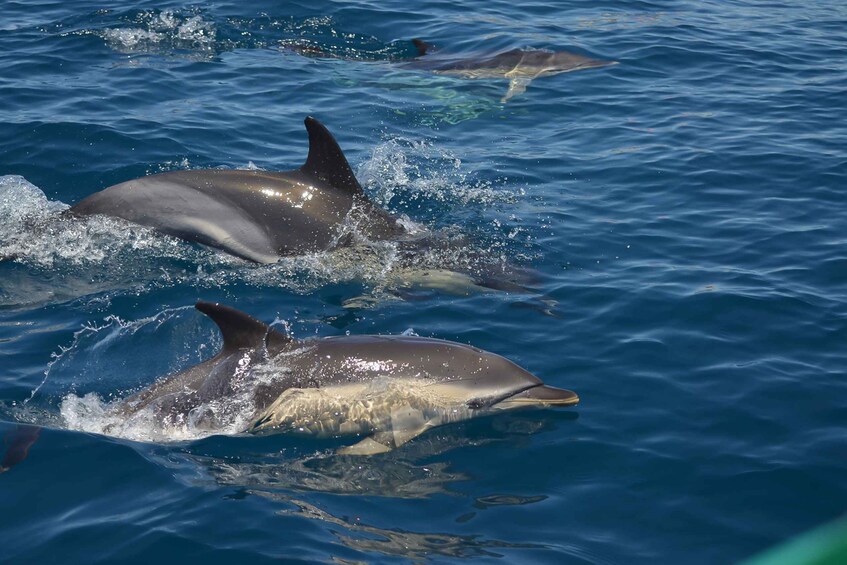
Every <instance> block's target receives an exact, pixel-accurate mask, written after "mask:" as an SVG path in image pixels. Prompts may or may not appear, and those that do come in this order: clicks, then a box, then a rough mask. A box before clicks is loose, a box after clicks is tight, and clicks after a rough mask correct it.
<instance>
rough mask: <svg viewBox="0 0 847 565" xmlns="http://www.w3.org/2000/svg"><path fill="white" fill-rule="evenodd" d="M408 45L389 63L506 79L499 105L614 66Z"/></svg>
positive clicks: (574, 57)
mask: <svg viewBox="0 0 847 565" xmlns="http://www.w3.org/2000/svg"><path fill="white" fill-rule="evenodd" d="M411 42H412V45H413V47H414V50H415V51H416V55H415V56H411V57H393V58H390V59H389V60H390V61H396V62H399V63H401V65H402V66H403V67H404V68H409V69H416V70H426V71H430V72H432V73H434V74H437V75H448V76H456V77H461V78H466V79H509V90H508V91H507V92H506V94H505V95H503V97H502V98H501V99H500V102H502V103H505V102H508V101H509V100H510V99H511V98H512V97H514V96H516V95H518V94H521V93H523V92H525V91H526V88H527V86H529V84H530V83H531V82H532V81H533V80H534V79H536V78H538V77H541V76H548V75H556V74H560V73H567V72H570V71H577V70H581V69H594V68H599V67H608V66H610V65H617V64H618V62H617V61H604V60H601V59H593V58H591V57H586V56H584V55H579V54H578V53H572V52H570V51H548V50H544V49H511V50H509V51H504V52H502V53H498V54H495V55H483V56H479V57H467V56H461V55H452V56H451V55H441V54H440V52H437V54H435V55H432V54H431V53H433V52H434V51H436V50H435V48H434V46H433V45H432V44H430V43H427V42H425V41H423V40H421V39H413V40H412V41H411ZM284 47H285V48H286V49H288V50H290V51H294V52H296V53H299V54H301V55H304V56H307V57H323V58H334V59H349V60H358V58H356V57H351V56H350V55H348V54H346V53H347V52H334V51H332V50H331V49H327V48H321V47H319V46H317V45H315V44H314V43H310V42H300V43H296V42H295V43H288V44H286V45H284ZM425 55H428V56H427V57H424V56H425Z"/></svg>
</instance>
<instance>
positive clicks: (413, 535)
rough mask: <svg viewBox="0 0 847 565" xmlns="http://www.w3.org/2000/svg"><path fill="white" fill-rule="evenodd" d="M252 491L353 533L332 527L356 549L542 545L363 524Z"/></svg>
mask: <svg viewBox="0 0 847 565" xmlns="http://www.w3.org/2000/svg"><path fill="white" fill-rule="evenodd" d="M255 494H258V495H260V496H266V497H269V498H272V499H274V500H279V501H281V502H287V503H289V504H292V505H294V506H296V509H293V510H280V511H279V514H280V515H289V516H303V517H306V518H311V519H313V520H320V521H322V522H325V523H327V524H332V525H334V526H340V527H342V528H344V529H345V530H347V531H349V532H351V534H354V535H345V534H343V533H341V532H339V531H337V530H335V529H332V530H331V531H332V533H333V534H335V536H336V537H337V538H338V540H339V541H340V542H341V543H343V544H344V545H345V546H347V547H349V548H351V549H355V550H359V551H376V552H379V553H383V554H385V555H394V556H401V557H406V558H411V559H424V560H426V559H432V558H434V557H435V558H437V557H461V558H472V557H479V556H486V557H503V555H502V554H500V553H497V552H496V551H494V550H496V549H539V548H543V547H544V546H542V545H538V544H530V543H510V542H504V541H499V540H493V539H480V536H478V535H456V534H447V533H430V532H412V531H408V530H401V529H399V528H397V529H387V528H378V527H376V526H369V525H367V524H362V523H361V522H359V521H349V520H345V519H342V518H338V517H337V516H333V515H332V514H330V513H329V512H326V511H324V510H321V509H320V508H318V507H317V506H315V505H314V504H310V503H308V502H305V501H303V500H297V499H294V498H286V497H284V496H278V495H273V494H270V493H263V492H257V493H255ZM355 534H358V535H355ZM361 534H365V535H361Z"/></svg>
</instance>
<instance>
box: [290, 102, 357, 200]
mask: <svg viewBox="0 0 847 565" xmlns="http://www.w3.org/2000/svg"><path fill="white" fill-rule="evenodd" d="M305 123H306V131H307V132H309V156H308V157H307V158H306V162H305V163H304V164H303V166H302V167H300V170H301V171H302V172H303V173H305V174H307V175H311V176H314V177H317V178H319V179H320V180H322V181H324V182H325V183H327V184H330V185H331V186H333V187H335V188H337V189H339V190H344V191H346V192H348V193H349V194H350V195H351V196H358V197H364V195H365V193H364V191H363V190H362V187H361V185H360V184H359V181H358V180H356V175H354V174H353V169H351V168H350V163H348V162H347V157H345V156H344V152H343V151H341V147H340V146H339V145H338V142H337V141H335V138H334V137H332V134H331V133H329V130H328V129H326V126H324V125H323V124H322V123H320V122H319V121H318V120H316V119H315V118H313V117H311V116H308V117H307V118H306V120H305Z"/></svg>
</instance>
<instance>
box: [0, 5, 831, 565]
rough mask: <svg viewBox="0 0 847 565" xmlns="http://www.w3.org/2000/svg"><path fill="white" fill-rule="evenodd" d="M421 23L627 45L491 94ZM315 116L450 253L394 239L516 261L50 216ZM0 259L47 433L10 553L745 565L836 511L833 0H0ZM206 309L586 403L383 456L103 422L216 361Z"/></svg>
mask: <svg viewBox="0 0 847 565" xmlns="http://www.w3.org/2000/svg"><path fill="white" fill-rule="evenodd" d="M412 38H422V39H425V40H426V41H427V42H430V43H432V44H434V45H435V46H436V47H437V48H438V49H439V51H440V52H442V53H448V54H450V55H454V56H468V57H472V56H476V57H482V56H486V55H493V54H496V53H499V52H502V51H506V50H509V49H513V48H534V49H547V50H569V51H573V52H576V53H579V54H582V55H587V56H590V57H593V58H598V59H605V60H613V61H617V62H618V63H619V64H617V65H615V66H610V67H605V68H599V69H590V70H582V71H577V72H572V73H565V74H558V75H554V76H546V77H540V78H538V79H536V80H535V81H533V82H532V84H530V85H529V87H528V89H527V91H526V92H525V93H523V94H520V95H518V96H515V97H514V98H512V99H511V100H509V101H508V103H505V104H504V103H502V102H501V98H502V97H503V96H504V94H505V92H506V89H507V87H508V81H507V80H468V79H464V78H461V77H450V76H439V75H435V74H432V73H429V72H426V71H420V70H415V69H410V68H407V67H404V66H403V65H401V64H398V63H397V62H396V61H395V60H396V59H398V58H402V57H404V56H408V55H409V54H410V53H411V52H412V48H411V44H410V43H409V40H410V39H412ZM302 45H310V46H317V48H318V49H319V50H320V51H321V52H322V53H324V54H327V55H333V56H332V57H308V56H304V54H302V53H303V50H302V49H300V50H299V52H298V49H292V46H302ZM309 115H311V116H315V117H316V118H318V119H319V120H321V121H322V122H323V123H324V124H326V126H327V127H328V128H329V129H330V130H331V131H332V132H333V134H334V135H335V136H336V137H337V139H338V141H339V143H340V145H341V146H342V148H343V149H344V151H345V153H346V155H347V157H348V159H349V161H350V163H351V165H352V166H353V169H354V170H355V171H356V174H357V176H358V178H359V180H360V181H361V183H362V185H363V186H364V188H365V191H366V193H367V194H368V196H369V197H370V199H371V200H373V201H374V202H376V203H378V204H379V205H381V206H383V207H385V208H386V209H388V210H389V211H391V212H392V213H393V214H395V215H397V216H401V217H404V221H408V222H411V223H414V224H415V225H419V226H423V227H424V228H425V229H428V230H433V231H438V232H439V233H445V234H452V235H455V238H453V239H452V241H454V242H460V243H461V245H457V244H452V245H446V244H445V245H444V246H443V247H440V246H435V247H434V248H432V249H429V250H426V249H421V250H420V254H421V256H420V257H419V258H416V259H415V261H418V260H419V261H420V264H422V265H426V266H427V267H428V268H433V269H439V268H442V267H443V268H444V269H453V268H455V267H456V265H465V266H467V267H468V271H472V269H473V268H475V267H474V266H477V265H480V264H484V265H486V266H487V267H488V268H491V267H492V266H493V267H494V268H497V267H498V266H500V267H503V268H504V269H519V270H520V272H521V273H523V274H525V275H526V277H525V278H526V279H527V280H526V281H525V283H524V284H523V285H522V288H511V289H510V290H508V291H490V290H489V291H480V289H474V288H467V287H465V288H455V287H453V286H449V285H448V286H447V287H445V286H444V285H442V286H439V285H426V284H419V282H415V281H410V280H409V279H408V277H407V275H408V269H406V267H407V266H408V265H405V266H404V264H403V263H402V261H400V260H399V259H398V254H397V249H396V247H395V246H394V245H393V244H392V243H391V242H370V244H368V245H364V246H363V248H362V249H360V250H359V251H358V252H356V253H350V252H346V251H345V250H339V251H334V252H325V253H317V254H310V255H307V256H302V257H294V258H286V259H284V260H282V261H280V263H278V264H275V265H268V266H260V265H254V264H250V263H247V262H245V261H241V260H239V259H235V258H232V257H228V256H226V255H224V254H222V253H220V252H217V251H214V250H211V249H208V248H204V247H201V246H199V245H194V244H190V243H186V242H183V241H179V240H176V239H173V238H170V237H166V236H163V235H159V234H157V233H155V232H153V231H151V230H149V229H145V228H140V227H133V226H129V225H127V224H125V223H122V222H120V221H117V220H110V219H106V218H88V219H73V218H69V217H68V216H66V215H63V214H62V210H64V209H65V208H67V206H69V205H71V204H73V203H75V202H78V201H79V200H80V199H82V198H83V197H85V196H87V195H89V194H91V193H93V192H95V191H98V190H101V189H103V188H105V187H107V186H110V185H112V184H115V183H118V182H122V181H125V180H129V179H132V178H136V177H139V176H143V175H147V174H154V173H159V172H163V171H172V170H182V169H197V168H215V167H217V168H231V169H249V168H253V169H267V170H290V169H294V168H296V167H299V166H300V164H301V163H302V162H303V161H304V159H305V156H306V152H307V139H306V132H305V129H304V126H303V119H304V118H305V117H306V116H309ZM451 237H452V236H451ZM0 255H2V256H5V257H6V258H7V260H5V261H3V262H0V435H3V436H5V437H6V440H5V441H6V444H7V446H13V445H14V444H15V441H18V440H19V439H20V437H21V434H22V433H23V434H24V435H25V434H27V433H29V434H30V435H33V432H32V429H31V428H26V427H22V425H23V424H34V425H37V426H39V427H40V430H41V431H40V432H39V433H38V437H37V441H35V442H34V443H33V444H32V445H31V446H30V447H29V453H28V457H26V458H25V459H23V460H22V461H20V462H19V463H18V464H17V465H16V466H14V467H12V468H11V469H10V470H9V471H8V472H6V473H3V474H0V508H3V512H0V561H2V562H4V563H39V564H44V563H61V564H77V563H78V564H100V563H104V564H105V563H266V562H267V563H279V562H283V563H285V562H303V563H361V562H364V563H427V562H433V563H459V562H465V561H472V562H480V563H483V562H486V563H580V564H583V563H585V564H587V563H596V564H633V563H634V564H640V563H645V564H646V563H650V564H654V563H694V564H697V563H703V564H714V563H736V562H738V561H740V560H742V559H744V558H747V557H749V556H751V555H754V554H755V553H757V552H759V551H761V550H763V549H765V548H768V547H770V546H772V545H774V544H776V543H778V542H781V541H783V540H786V539H788V538H790V537H791V536H794V535H797V534H799V533H801V532H804V531H806V530H808V529H810V528H812V527H815V526H817V525H820V524H823V523H826V522H828V521H830V520H832V519H834V518H836V517H838V516H840V515H841V514H842V513H844V512H845V510H847V5H845V4H844V2H843V1H841V0H837V1H831V0H830V1H827V0H823V1H820V2H812V3H803V2H794V3H786V4H782V3H773V2H765V1H762V2H759V1H639V2H618V1H609V0H605V1H601V2H573V1H556V2H504V1H501V0H493V1H492V0H486V1H484V2H483V1H480V0H474V1H457V2H452V1H451V2H444V1H440V0H424V1H423V2H417V3H415V2H413V3H409V2H399V1H396V0H381V1H379V2H376V1H362V2H348V1H344V0H339V1H324V0H313V1H310V2H302V1H298V2H288V3H286V2H271V1H268V0H258V1H254V2H241V1H236V0H227V1H222V0H213V1H209V2H202V3H195V4H191V3H184V2H180V1H164V0H158V1H140V2H139V1H133V2H129V1H127V0H111V1H109V2H103V1H91V0H75V1H73V2H58V1H47V0H25V1H24V0H20V1H19V0H2V1H0ZM201 299H202V300H211V301H220V302H223V303H225V304H229V305H232V306H235V307H237V308H239V309H242V310H244V311H246V312H249V313H250V314H252V315H254V316H256V317H258V318H260V319H262V320H264V321H266V322H275V323H276V324H277V325H280V326H285V327H287V328H288V329H289V330H290V331H291V332H292V333H293V334H294V335H295V336H296V337H298V338H306V337H312V336H330V335H344V334H346V333H349V334H400V333H404V332H406V333H414V334H417V335H420V336H429V337H437V338H442V339H449V340H454V341H458V342H462V343H468V344H472V345H474V346H477V347H480V348H483V349H486V350H489V351H493V352H495V353H499V354H501V355H504V356H506V357H508V358H510V359H512V360H514V361H515V362H517V363H519V364H520V365H521V366H523V367H525V368H527V369H528V370H530V371H531V372H533V373H534V374H536V375H538V376H539V377H541V378H542V379H544V380H545V381H546V382H547V383H548V384H551V385H554V386H559V387H565V388H569V389H572V390H574V391H576V392H578V394H579V395H580V397H581V403H580V404H579V406H578V407H576V408H573V409H566V410H547V411H541V410H538V411H529V412H511V413H508V414H502V415H498V416H496V417H489V418H484V419H477V420H473V421H470V422H467V423H462V424H454V425H449V426H444V427H441V428H437V429H434V430H432V431H430V432H428V433H426V434H424V435H423V436H421V437H419V438H417V439H415V440H413V441H411V442H410V443H408V444H407V445H405V446H403V447H402V448H400V449H398V450H396V451H394V452H391V453H388V454H384V455H378V456H373V457H350V456H346V457H345V456H341V455H337V454H336V450H337V449H338V448H339V447H342V446H344V445H349V444H350V443H352V441H354V440H351V439H350V438H329V439H320V438H308V437H305V438H304V437H300V436H289V435H269V436H259V437H255V436H247V435H212V436H207V437H206V436H204V434H193V435H192V433H190V430H189V433H187V434H183V435H181V436H178V437H177V436H176V435H175V436H174V437H172V438H167V437H164V438H163V437H153V436H151V435H150V434H149V433H146V432H148V431H149V430H145V429H143V428H141V429H133V430H124V432H125V433H122V434H113V435H108V434H106V433H100V432H105V431H108V430H109V429H111V428H109V426H104V425H103V420H102V419H103V414H104V410H105V408H104V407H106V406H108V404H109V403H110V402H113V401H115V400H116V399H119V398H121V397H124V396H126V395H127V394H129V393H131V392H133V391H137V390H139V389H140V388H141V387H143V386H145V385H148V384H150V383H152V382H153V381H154V380H155V379H156V378H157V377H159V376H161V375H164V374H166V373H168V372H171V371H175V370H178V369H181V368H184V367H186V366H189V365H191V364H193V363H196V362H198V361H200V360H202V359H205V358H208V357H210V356H211V355H213V354H214V353H215V351H217V349H218V348H219V347H220V345H221V339H220V336H219V334H218V332H217V330H216V328H215V326H214V325H213V324H212V323H211V322H210V321H209V320H208V319H206V318H205V317H203V316H202V315H201V314H200V313H199V312H196V311H195V310H194V309H193V304H194V303H195V302H196V301H197V300H201ZM116 435H120V436H121V437H116ZM15 438H18V440H16V439H15ZM24 443H27V442H24ZM18 445H20V443H18ZM0 449H3V446H0Z"/></svg>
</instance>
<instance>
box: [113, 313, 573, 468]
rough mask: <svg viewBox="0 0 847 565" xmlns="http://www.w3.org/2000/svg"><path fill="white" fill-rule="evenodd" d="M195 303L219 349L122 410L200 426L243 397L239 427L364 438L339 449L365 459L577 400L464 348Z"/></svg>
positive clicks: (144, 392)
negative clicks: (269, 321)
mask: <svg viewBox="0 0 847 565" xmlns="http://www.w3.org/2000/svg"><path fill="white" fill-rule="evenodd" d="M196 307H197V309H198V310H200V311H201V312H203V313H204V314H206V315H207V316H209V317H210V318H211V319H212V320H213V321H214V322H215V323H216V324H217V325H218V327H219V329H220V331H221V333H222V335H223V341H224V343H223V348H222V349H221V351H220V352H219V353H218V354H217V355H216V356H215V357H213V358H211V359H209V360H208V361H204V362H202V363H200V364H198V365H195V366H193V367H190V368H188V369H186V370H184V371H181V372H178V373H175V374H172V375H169V376H167V377H164V378H162V379H160V380H159V381H157V382H155V383H154V384H153V385H151V386H150V387H148V388H146V389H144V390H142V391H140V392H138V393H136V394H135V395H133V396H131V397H129V398H127V399H126V400H125V401H124V402H122V403H121V406H120V408H119V411H120V413H121V414H122V415H123V416H125V417H131V416H133V415H135V414H138V413H139V412H142V411H145V412H146V413H147V414H152V415H153V417H154V418H156V419H158V420H159V421H162V420H167V421H173V422H186V421H193V422H202V420H203V418H204V411H205V410H208V408H209V407H210V406H217V407H219V406H220V404H221V403H226V402H227V401H228V400H230V399H233V398H235V397H239V398H241V399H242V400H243V399H244V397H245V396H247V397H249V399H250V401H249V402H248V403H247V405H248V406H249V408H250V410H249V412H250V413H249V414H248V415H247V417H246V418H245V419H244V420H243V422H244V424H243V429H241V430H237V431H243V432H251V433H252V432H300V433H307V434H313V435H317V436H340V435H359V436H365V437H364V439H362V440H361V441H360V442H359V443H357V444H355V445H353V446H351V447H347V448H344V449H343V450H342V452H344V453H349V454H359V455H370V454H374V453H380V452H385V451H389V450H391V449H393V448H396V447H399V446H400V445H403V444H404V443H406V442H407V441H409V440H410V439H412V438H414V437H416V436H418V435H419V434H421V433H423V432H424V431H426V430H428V429H430V428H432V427H435V426H439V425H442V424H446V423H449V422H454V421H460V420H466V419H469V418H473V417H475V416H480V415H485V414H489V413H491V412H493V411H496V410H504V409H511V408H520V407H532V406H536V407H539V406H540V407H545V406H571V405H574V404H576V403H577V402H578V401H579V398H578V397H577V395H576V394H575V393H574V392H571V391H569V390H565V389H559V388H554V387H550V386H547V385H545V384H544V383H543V382H542V381H541V380H539V379H538V378H537V377H535V376H534V375H532V374H530V373H529V372H527V371H526V370H524V369H522V368H521V367H519V366H517V365H515V364H514V363H512V362H511V361H509V360H507V359H505V358H503V357H501V356H499V355H496V354H494V353H489V352H486V351H482V350H481V349H477V348H475V347H471V346H468V345H463V344H459V343H454V342H450V341H443V340H439V339H430V338H423V337H412V336H367V335H366V336H340V337H330V338H323V339H310V340H303V341H298V340H293V339H291V338H290V337H289V336H287V335H285V334H283V333H281V332H279V331H277V330H275V329H273V328H270V327H269V326H267V325H266V324H264V323H262V322H260V321H259V320H256V319H255V318H252V317H251V316H249V315H247V314H245V313H243V312H240V311H238V310H235V309H232V308H228V307H226V306H221V305H219V304H213V303H208V302H199V303H198V304H197V306H196ZM251 367H252V368H255V369H256V370H255V371H251V370H250V368H251ZM260 368H261V370H260ZM212 431H214V430H212Z"/></svg>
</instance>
